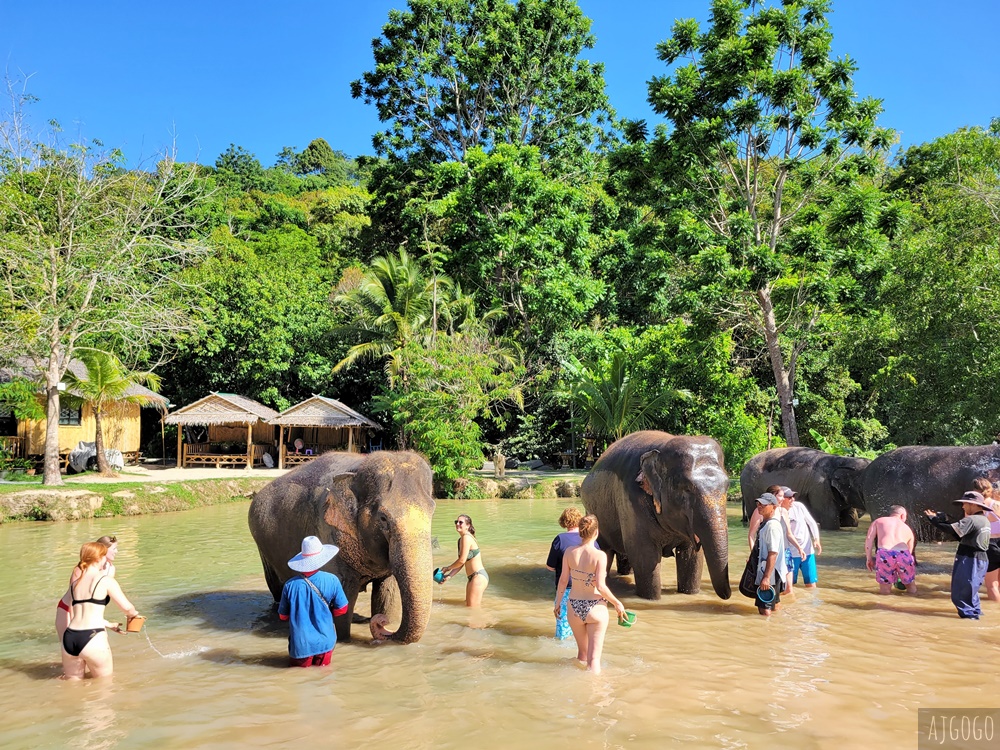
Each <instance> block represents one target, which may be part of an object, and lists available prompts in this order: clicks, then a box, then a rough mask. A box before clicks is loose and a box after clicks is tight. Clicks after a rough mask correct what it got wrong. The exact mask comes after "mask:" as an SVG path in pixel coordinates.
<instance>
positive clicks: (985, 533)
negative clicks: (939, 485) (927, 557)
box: [924, 490, 991, 620]
mask: <svg viewBox="0 0 1000 750" xmlns="http://www.w3.org/2000/svg"><path fill="white" fill-rule="evenodd" d="M952 502H955V503H961V504H962V509H963V510H964V511H965V517H964V518H963V519H962V520H960V521H958V522H956V523H952V522H951V521H949V520H948V517H947V516H946V515H945V514H944V513H935V512H934V511H933V510H930V509H927V510H925V511H924V515H926V516H927V520H928V521H930V522H931V524H933V525H934V526H935V527H936V528H938V529H941V530H942V531H946V532H949V533H951V534H953V535H954V536H956V537H958V549H956V550H955V564H954V565H953V566H952V569H951V603H952V604H954V605H955V609H957V610H958V616H959V617H961V618H962V619H965V620H978V619H979V616H980V615H981V614H982V610H981V609H980V608H979V587H980V586H982V585H983V579H984V578H986V567H987V565H988V564H989V563H988V558H987V556H986V550H987V549H989V546H990V522H989V519H987V518H986V516H985V515H983V511H984V510H991V508H990V506H989V505H987V504H986V499H985V498H984V497H983V496H982V495H981V494H980V493H978V492H976V491H975V490H971V491H969V492H966V493H965V494H964V495H962V497H960V498H959V499H958V500H953V501H952Z"/></svg>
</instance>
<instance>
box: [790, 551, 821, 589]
mask: <svg viewBox="0 0 1000 750" xmlns="http://www.w3.org/2000/svg"><path fill="white" fill-rule="evenodd" d="M795 559H796V561H798V565H797V567H796V569H795V573H796V578H795V582H796V583H798V582H799V579H798V572H799V570H801V571H802V585H803V586H804V587H805V588H807V589H814V588H816V582H817V581H818V580H819V574H818V572H817V570H816V555H806V556H805V557H804V558H798V557H797V558H795Z"/></svg>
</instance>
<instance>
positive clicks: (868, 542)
mask: <svg viewBox="0 0 1000 750" xmlns="http://www.w3.org/2000/svg"><path fill="white" fill-rule="evenodd" d="M877 535H878V522H877V521H872V525H871V526H869V527H868V536H866V537H865V567H866V568H868V570H872V571H873V570H875V555H874V550H875V549H877V547H875V544H876V541H875V539H876V537H877Z"/></svg>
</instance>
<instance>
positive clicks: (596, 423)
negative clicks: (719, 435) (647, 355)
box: [560, 351, 691, 442]
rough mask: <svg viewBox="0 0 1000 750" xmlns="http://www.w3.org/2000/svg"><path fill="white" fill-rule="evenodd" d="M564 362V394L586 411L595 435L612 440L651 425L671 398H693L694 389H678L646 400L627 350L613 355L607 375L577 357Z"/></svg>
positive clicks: (588, 424) (562, 393)
mask: <svg viewBox="0 0 1000 750" xmlns="http://www.w3.org/2000/svg"><path fill="white" fill-rule="evenodd" d="M562 365H563V368H564V369H565V370H566V374H567V377H566V385H565V387H564V388H563V389H562V390H561V391H560V395H562V396H563V397H564V398H568V399H569V400H570V401H572V402H573V403H574V404H575V405H577V406H578V407H580V408H581V409H582V410H583V413H584V416H585V417H586V419H587V428H588V430H589V431H590V432H591V433H592V434H593V435H595V436H601V437H610V438H612V442H613V441H614V440H618V439H620V438H621V437H623V436H624V435H627V434H629V433H630V432H635V431H636V430H642V429H646V428H647V427H650V426H651V425H652V421H653V418H654V417H655V416H656V413H657V412H658V411H659V410H660V409H661V408H662V407H663V406H664V405H665V404H667V403H669V402H670V401H673V400H675V399H685V400H686V399H689V398H691V392H690V391H687V390H679V389H675V390H670V391H665V392H663V393H661V394H660V395H659V396H657V397H656V398H654V399H653V400H652V401H645V400H644V399H643V398H642V396H641V395H640V394H639V393H638V390H637V388H636V383H635V381H634V380H632V378H631V377H630V376H629V373H628V358H627V355H626V354H625V352H621V351H618V352H615V353H614V354H613V355H612V357H611V366H610V367H609V368H608V373H607V375H604V374H603V373H602V372H600V371H599V369H598V368H597V367H593V368H588V367H585V366H584V365H582V364H581V363H580V362H579V361H577V360H575V359H573V360H569V361H565V362H563V363H562Z"/></svg>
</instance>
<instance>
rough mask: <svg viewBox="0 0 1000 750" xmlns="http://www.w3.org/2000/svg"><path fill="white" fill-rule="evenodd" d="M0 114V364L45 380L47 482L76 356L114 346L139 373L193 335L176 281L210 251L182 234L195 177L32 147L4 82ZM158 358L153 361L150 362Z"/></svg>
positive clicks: (79, 151)
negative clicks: (90, 345) (66, 378)
mask: <svg viewBox="0 0 1000 750" xmlns="http://www.w3.org/2000/svg"><path fill="white" fill-rule="evenodd" d="M8 87H9V90H10V92H11V100H10V101H11V105H10V107H9V109H7V110H6V111H4V112H2V113H0V286H2V288H3V289H4V295H3V296H4V303H3V304H4V321H3V325H2V326H0V357H5V358H8V359H10V358H12V357H14V356H26V357H27V358H28V359H30V360H31V362H32V364H33V365H34V366H35V367H36V368H37V369H38V370H39V371H40V372H41V373H43V376H44V380H45V396H46V404H47V406H46V419H47V431H46V436H45V479H44V481H45V483H46V484H61V483H62V479H61V478H60V473H59V432H58V430H59V389H58V386H59V383H60V381H61V380H62V379H63V375H64V374H65V372H66V367H67V365H68V364H69V361H70V360H71V359H73V357H74V356H76V353H77V349H78V348H79V347H81V346H85V345H87V342H88V341H91V342H93V341H102V342H111V343H113V344H114V348H115V351H117V352H119V355H120V356H122V358H123V359H125V360H126V361H128V362H129V363H132V362H136V363H137V362H139V361H141V360H142V359H143V358H145V357H149V356H150V352H151V351H156V350H159V349H160V348H161V347H163V346H165V345H168V344H169V343H170V342H171V341H173V340H174V339H176V338H177V337H178V336H180V335H182V334H183V333H185V332H186V331H188V330H189V329H190V327H191V325H192V321H191V313H192V306H193V305H196V304H197V303H196V302H193V301H192V299H191V294H190V292H191V290H190V288H188V287H185V286H184V285H183V284H182V283H181V282H180V280H179V278H178V271H179V270H180V269H183V268H184V267H186V266H189V265H191V264H193V263H195V262H197V261H198V260H200V259H201V258H202V257H203V256H204V254H205V247H204V245H203V244H202V243H201V242H199V241H198V240H197V239H196V235H195V234H194V229H195V228H194V227H192V226H190V225H189V224H186V220H185V216H186V215H187V214H186V213H185V211H186V209H185V208H184V207H185V206H190V203H191V190H190V188H191V185H192V182H193V181H194V180H195V177H196V175H195V173H194V171H193V170H189V169H180V168H178V167H176V166H175V161H174V157H173V154H171V153H165V154H164V155H163V156H162V159H161V161H160V162H159V163H158V164H157V166H156V169H155V171H152V172H146V171H141V170H127V169H125V167H124V164H123V161H124V159H123V156H122V154H121V152H119V151H115V150H111V151H105V150H103V148H102V146H101V145H100V144H99V143H97V142H90V143H70V144H66V143H64V142H63V140H62V137H61V134H60V132H59V128H58V125H56V124H53V126H52V129H51V131H50V133H49V135H48V140H47V141H45V142H38V141H34V140H30V139H29V138H27V134H28V133H30V132H32V128H31V126H30V124H29V122H28V121H27V118H26V117H25V112H24V108H25V106H26V105H27V104H29V103H31V102H32V101H33V99H32V97H31V96H30V95H29V94H27V93H26V92H25V91H24V90H23V87H22V88H21V89H20V90H18V89H17V88H16V86H15V84H14V83H13V82H11V81H8ZM154 356H155V354H154Z"/></svg>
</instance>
